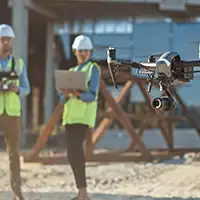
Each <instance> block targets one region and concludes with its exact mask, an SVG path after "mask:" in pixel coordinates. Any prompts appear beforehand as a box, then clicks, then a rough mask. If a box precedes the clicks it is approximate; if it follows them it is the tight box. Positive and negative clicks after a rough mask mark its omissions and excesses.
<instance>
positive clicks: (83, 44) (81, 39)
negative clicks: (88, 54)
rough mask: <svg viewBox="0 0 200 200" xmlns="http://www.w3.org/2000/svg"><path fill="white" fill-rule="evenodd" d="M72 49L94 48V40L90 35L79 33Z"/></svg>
mask: <svg viewBox="0 0 200 200" xmlns="http://www.w3.org/2000/svg"><path fill="white" fill-rule="evenodd" d="M72 49H75V50H92V49H93V46H92V42H91V40H90V38H89V37H88V36H85V35H79V36H77V37H76V38H75V40H74V42H73V45H72Z"/></svg>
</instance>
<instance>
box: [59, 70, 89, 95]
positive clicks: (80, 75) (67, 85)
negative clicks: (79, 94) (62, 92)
mask: <svg viewBox="0 0 200 200" xmlns="http://www.w3.org/2000/svg"><path fill="white" fill-rule="evenodd" d="M55 84H56V89H68V90H82V91H84V90H85V89H86V88H85V85H86V73H85V72H74V71H67V70H55Z"/></svg>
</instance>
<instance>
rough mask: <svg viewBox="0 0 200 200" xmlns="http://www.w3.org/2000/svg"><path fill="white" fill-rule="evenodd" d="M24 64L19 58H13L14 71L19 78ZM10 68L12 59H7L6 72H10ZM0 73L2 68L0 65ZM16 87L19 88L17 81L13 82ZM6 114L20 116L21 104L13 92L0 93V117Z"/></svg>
mask: <svg viewBox="0 0 200 200" xmlns="http://www.w3.org/2000/svg"><path fill="white" fill-rule="evenodd" d="M23 66H24V62H23V60H22V59H21V58H18V59H16V58H15V68H14V69H15V71H16V73H17V75H18V76H20V74H21V72H22V69H23ZM11 68H12V57H11V58H10V59H9V61H8V64H7V66H6V71H10V70H11ZM0 71H2V66H1V65H0ZM15 84H16V86H19V80H16V81H15ZM4 113H6V114H7V115H9V116H13V117H14V116H17V117H18V116H20V115H21V102H20V97H19V95H18V94H16V93H15V92H2V91H0V115H2V114H4Z"/></svg>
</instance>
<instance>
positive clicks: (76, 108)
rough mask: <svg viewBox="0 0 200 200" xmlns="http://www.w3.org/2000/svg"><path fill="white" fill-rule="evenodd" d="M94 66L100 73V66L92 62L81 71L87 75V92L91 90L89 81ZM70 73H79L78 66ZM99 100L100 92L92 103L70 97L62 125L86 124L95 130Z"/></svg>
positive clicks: (65, 107)
mask: <svg viewBox="0 0 200 200" xmlns="http://www.w3.org/2000/svg"><path fill="white" fill-rule="evenodd" d="M94 66H97V67H98V69H99V71H100V68H99V66H98V65H97V64H96V63H94V62H91V61H90V62H88V63H87V64H85V65H84V66H83V67H82V69H81V71H82V72H86V73H87V81H86V91H88V89H89V81H90V77H91V75H92V69H93V67H94ZM70 71H78V66H76V67H75V68H71V69H70ZM97 99H98V91H97V92H96V98H95V100H94V101H92V102H84V101H82V100H80V99H79V98H77V97H76V96H70V97H69V99H68V100H67V102H66V103H65V105H64V111H63V123H62V124H63V125H66V124H86V125H88V126H89V127H90V128H93V127H94V126H95V123H96V115H97Z"/></svg>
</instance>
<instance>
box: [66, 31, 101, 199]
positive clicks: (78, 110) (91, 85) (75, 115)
mask: <svg viewBox="0 0 200 200" xmlns="http://www.w3.org/2000/svg"><path fill="white" fill-rule="evenodd" d="M72 49H73V52H74V54H75V56H76V58H77V62H78V65H77V66H76V67H74V68H71V69H70V70H71V71H83V72H87V86H86V88H87V89H86V91H84V92H78V91H75V92H69V91H66V90H65V91H63V93H64V94H65V97H66V96H67V98H65V99H64V100H65V101H64V103H65V105H64V112H63V125H65V127H66V137H67V152H68V153H67V155H68V160H69V163H70V165H71V168H72V171H73V173H74V177H75V182H76V186H77V189H78V195H77V196H76V197H75V198H74V199H77V200H88V194H87V189H86V188H87V185H86V173H85V157H84V150H83V142H84V139H85V137H86V135H87V133H88V130H89V128H93V127H94V126H95V122H96V114H97V100H98V93H99V83H100V76H101V75H100V74H101V72H100V68H99V66H98V65H97V63H95V62H93V61H91V55H92V50H93V45H92V42H91V40H90V38H89V37H87V36H84V35H79V36H77V37H76V38H75V40H74V42H73V45H72ZM62 97H63V96H62Z"/></svg>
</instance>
